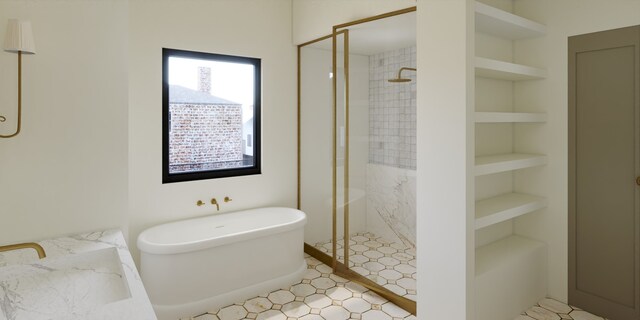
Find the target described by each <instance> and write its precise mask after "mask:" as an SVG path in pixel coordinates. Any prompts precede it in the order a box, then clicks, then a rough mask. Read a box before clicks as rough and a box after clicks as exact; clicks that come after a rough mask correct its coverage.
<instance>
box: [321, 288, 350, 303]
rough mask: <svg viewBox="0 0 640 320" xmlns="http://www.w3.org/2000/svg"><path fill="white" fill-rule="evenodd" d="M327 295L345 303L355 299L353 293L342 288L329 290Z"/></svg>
mask: <svg viewBox="0 0 640 320" xmlns="http://www.w3.org/2000/svg"><path fill="white" fill-rule="evenodd" d="M326 295H327V296H329V298H331V299H332V300H334V301H336V300H339V301H343V300H346V299H349V298H351V297H353V292H351V291H349V290H347V289H345V288H342V287H334V288H331V289H329V290H327V292H326Z"/></svg>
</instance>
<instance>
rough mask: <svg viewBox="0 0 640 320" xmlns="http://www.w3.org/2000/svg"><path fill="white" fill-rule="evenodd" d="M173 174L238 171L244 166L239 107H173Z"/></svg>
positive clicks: (179, 105) (182, 105)
mask: <svg viewBox="0 0 640 320" xmlns="http://www.w3.org/2000/svg"><path fill="white" fill-rule="evenodd" d="M169 112H170V113H171V129H170V133H169V140H170V143H169V144H170V146H171V148H170V150H169V163H170V171H171V172H185V171H193V170H210V169H219V168H228V167H237V166H238V164H240V165H241V164H242V160H243V155H242V146H243V143H242V107H241V105H239V104H180V103H175V104H174V103H172V104H169Z"/></svg>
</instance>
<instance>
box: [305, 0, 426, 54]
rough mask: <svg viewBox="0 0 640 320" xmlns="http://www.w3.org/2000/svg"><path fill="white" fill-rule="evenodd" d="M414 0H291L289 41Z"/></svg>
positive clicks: (322, 33) (408, 4) (313, 36)
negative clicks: (291, 12) (291, 32)
mask: <svg viewBox="0 0 640 320" xmlns="http://www.w3.org/2000/svg"><path fill="white" fill-rule="evenodd" d="M415 5H416V0H349V1H345V0H294V1H293V42H294V43H295V44H300V43H304V42H307V41H311V40H313V39H316V38H319V37H322V36H326V35H328V34H331V32H332V31H333V29H332V27H333V26H334V25H337V24H340V23H345V22H350V21H354V20H358V19H362V18H367V17H370V16H375V15H378V14H382V13H387V12H390V11H395V10H400V9H404V8H409V7H414V6H415Z"/></svg>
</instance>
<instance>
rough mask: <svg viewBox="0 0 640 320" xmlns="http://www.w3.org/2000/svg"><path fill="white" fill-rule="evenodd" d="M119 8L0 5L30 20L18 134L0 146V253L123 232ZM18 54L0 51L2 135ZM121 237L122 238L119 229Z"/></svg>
mask: <svg viewBox="0 0 640 320" xmlns="http://www.w3.org/2000/svg"><path fill="white" fill-rule="evenodd" d="M127 15H128V8H127V4H126V2H124V1H79V0H69V1H49V0H34V1H17V0H15V1H14V0H6V1H0V37H2V38H0V39H2V40H4V34H5V28H6V24H7V19H9V18H22V19H29V20H31V22H32V25H33V33H34V38H35V42H36V51H37V54H36V55H28V56H24V57H23V128H22V133H21V134H20V135H18V136H17V137H15V138H11V139H0V244H5V243H16V242H22V241H29V240H38V239H43V238H49V237H54V236H58V235H62V234H70V233H78V232H85V231H93V230H96V229H105V228H114V227H117V228H123V229H126V228H127V209H128V208H127V174H128V164H127V130H128V127H127V99H128V94H127V90H128V89H127V69H128V63H127V54H128V52H127V46H128V44H127V28H128V17H127ZM16 79H17V55H16V54H13V53H7V52H4V51H1V52H0V114H2V115H6V116H7V119H8V120H7V122H4V123H2V124H0V134H8V133H10V132H11V131H12V130H13V128H15V122H14V121H15V110H16V104H17V96H16V90H17V81H16ZM125 231H126V230H125Z"/></svg>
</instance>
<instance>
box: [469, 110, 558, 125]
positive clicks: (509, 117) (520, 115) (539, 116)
mask: <svg viewBox="0 0 640 320" xmlns="http://www.w3.org/2000/svg"><path fill="white" fill-rule="evenodd" d="M546 121H547V114H546V113H525V112H476V123H501V122H525V123H526V122H531V123H533V122H546Z"/></svg>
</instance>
